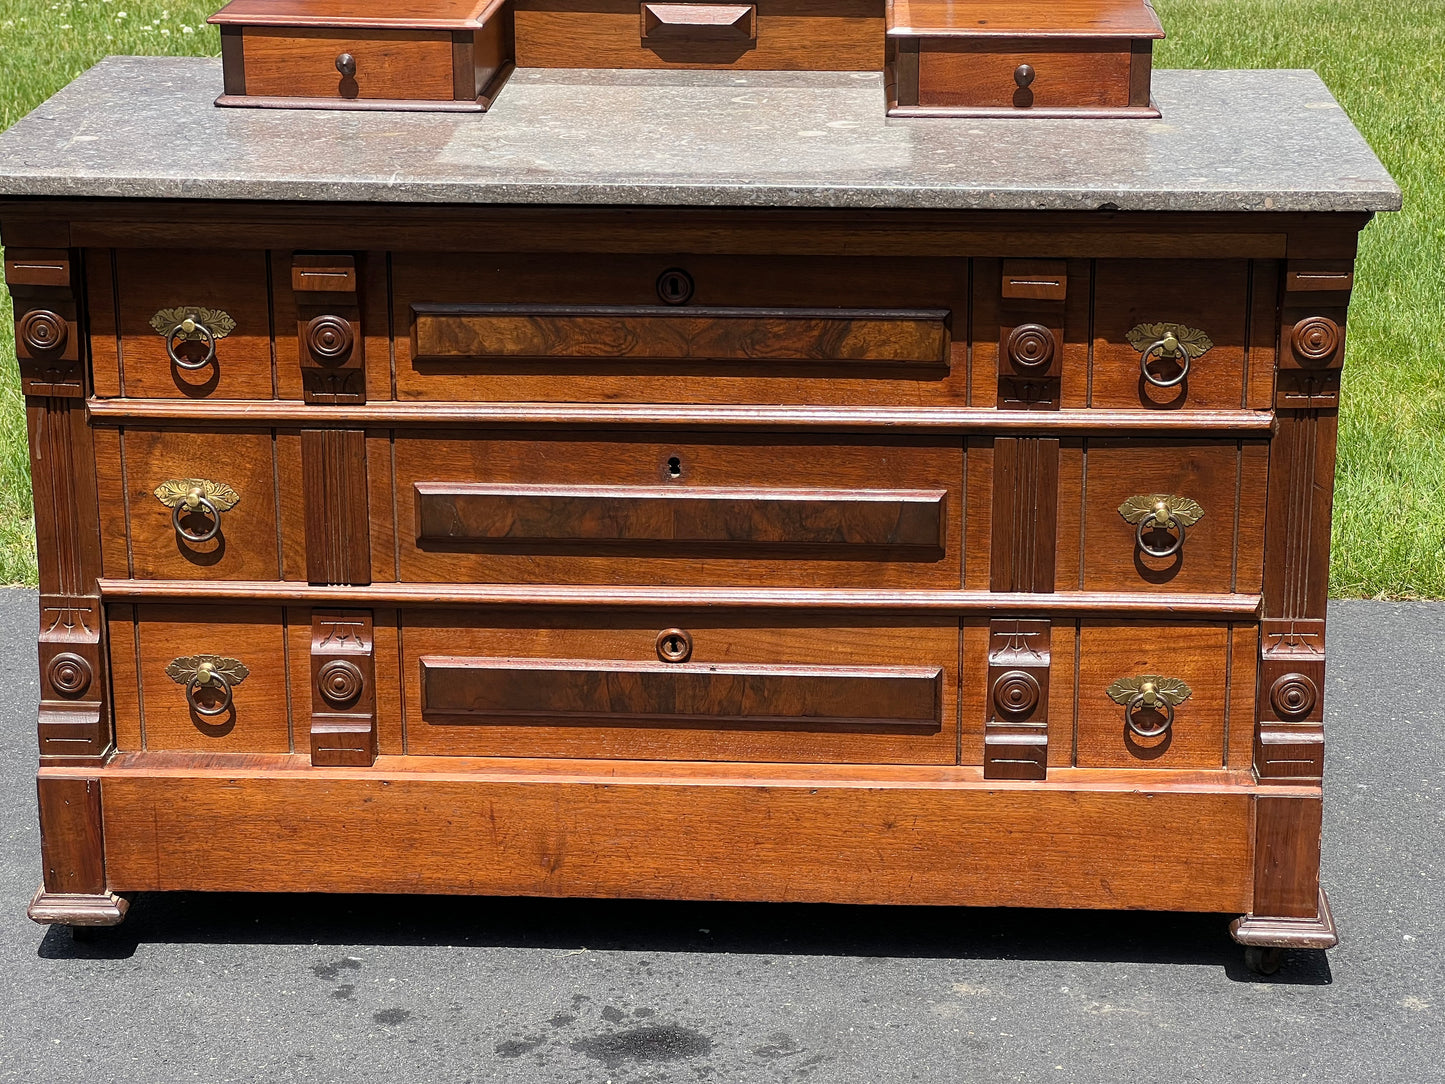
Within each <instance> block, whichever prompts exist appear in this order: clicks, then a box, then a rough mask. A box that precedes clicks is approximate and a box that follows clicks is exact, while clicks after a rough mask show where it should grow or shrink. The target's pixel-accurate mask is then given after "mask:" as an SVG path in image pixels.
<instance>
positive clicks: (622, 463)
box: [372, 430, 963, 588]
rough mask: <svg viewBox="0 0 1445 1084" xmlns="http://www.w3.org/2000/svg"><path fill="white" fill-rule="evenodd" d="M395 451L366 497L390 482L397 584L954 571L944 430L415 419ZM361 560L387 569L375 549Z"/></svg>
mask: <svg viewBox="0 0 1445 1084" xmlns="http://www.w3.org/2000/svg"><path fill="white" fill-rule="evenodd" d="M394 460H395V470H396V474H395V479H394V483H393V482H388V481H387V480H385V479H379V480H378V479H373V480H372V485H373V499H372V504H373V505H380V504H381V503H382V502H383V501H385V502H387V503H390V502H391V500H392V488H391V487H392V485H393V484H394V487H395V489H394V492H395V500H396V506H397V539H396V547H397V549H396V552H397V554H398V567H399V569H400V578H401V579H402V580H406V581H431V582H447V581H458V580H461V581H467V582H474V583H507V582H513V583H608V584H616V583H644V584H682V585H688V584H698V585H703V584H719V585H721V584H758V585H765V584H774V585H780V586H781V585H788V584H792V585H797V586H803V585H812V586H857V587H905V586H906V587H913V588H921V587H957V586H958V585H959V582H960V579H961V575H962V545H961V539H960V534H961V531H960V526H961V522H960V521H961V520H962V518H963V507H962V499H961V498H962V493H961V491H962V481H963V446H962V442H961V441H959V440H957V439H952V440H950V439H948V438H941V439H934V438H925V437H906V438H905V437H888V438H877V437H871V436H870V437H863V436H860V437H828V436H812V435H805V434H778V433H774V434H713V435H704V434H698V433H684V432H675V433H665V434H661V433H659V434H643V435H636V436H634V435H631V434H621V433H619V434H609V433H588V432H571V433H568V432H556V431H549V432H533V433H520V434H511V433H509V434H505V435H503V434H493V435H490V436H488V435H486V434H481V433H478V434H475V435H470V436H468V435H464V434H461V433H456V432H446V431H443V432H439V433H438V432H423V431H419V430H413V431H399V432H398V433H397V435H396V442H395V450H394ZM381 487H385V488H381ZM379 556H380V555H374V558H373V559H374V560H377V557H379ZM375 571H376V578H377V580H381V579H382V578H384V577H385V576H387V575H389V574H390V569H389V568H387V567H386V562H385V560H384V558H382V559H381V560H379V561H377V564H376V565H375Z"/></svg>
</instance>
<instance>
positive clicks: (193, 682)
mask: <svg viewBox="0 0 1445 1084" xmlns="http://www.w3.org/2000/svg"><path fill="white" fill-rule="evenodd" d="M250 673H251V671H250V670H248V669H247V668H246V665H245V664H244V663H242V662H240V661H239V660H237V659H228V658H225V657H223V656H221V655H182V656H181V657H180V658H178V659H172V660H171V661H170V664H169V665H168V666H167V667H166V676H167V677H169V678H170V679H171V680H172V681H174V682H175V683H176V684H177V685H184V686H185V687H186V700H187V701H188V702H189V703H190V706H191V710H192V711H194V712H195V713H196V714H197V715H201V716H205V717H206V718H213V717H215V716H217V715H224V714H226V712H228V711H230V710H231V706H232V703H233V701H234V699H235V695H236V686H237V685H239V684H241V682H243V681H245V680H246V678H247V677H248V676H249V675H250ZM202 689H210V690H212V691H215V690H219V692H220V697H219V699H218V700H217V702H216V703H214V704H211V705H209V706H207V705H206V704H204V703H203V702H202V701H201V700H200V699H198V694H199V693H200V691H201V690H202Z"/></svg>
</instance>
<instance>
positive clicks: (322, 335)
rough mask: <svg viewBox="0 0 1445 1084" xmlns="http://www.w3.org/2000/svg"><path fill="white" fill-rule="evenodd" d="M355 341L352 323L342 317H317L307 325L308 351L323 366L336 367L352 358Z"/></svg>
mask: <svg viewBox="0 0 1445 1084" xmlns="http://www.w3.org/2000/svg"><path fill="white" fill-rule="evenodd" d="M354 340H355V336H354V335H353V333H352V330H351V321H350V320H343V319H342V318H341V317H340V316H317V317H315V318H314V319H313V320H312V321H311V322H310V323H309V324H307V325H306V349H307V350H309V351H311V356H312V357H314V358H315V359H316V360H317V361H318V362H321V363H322V364H323V365H335V364H338V363H340V362H343V361H345V360H346V359H347V358H349V357H351V347H352V343H353V342H354Z"/></svg>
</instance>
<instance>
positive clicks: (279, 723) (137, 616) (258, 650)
mask: <svg viewBox="0 0 1445 1084" xmlns="http://www.w3.org/2000/svg"><path fill="white" fill-rule="evenodd" d="M108 640H109V645H110V661H111V685H112V697H113V702H114V705H115V733H116V745H117V746H118V747H119V748H120V749H122V750H136V749H175V750H196V751H205V752H216V753H285V752H289V751H290V749H291V727H290V711H289V710H288V708H287V704H288V694H289V693H290V685H289V683H288V677H287V665H286V641H285V626H284V623H283V620H282V611H281V608H280V607H271V606H230V607H216V606H203V605H178V606H173V605H155V606H152V605H143V606H129V605H112V606H111V607H110V608H109V636H108ZM207 662H209V663H210V664H211V667H212V676H210V677H209V679H208V680H201V679H200V678H199V677H198V674H199V669H200V666H201V665H202V663H207ZM216 674H219V677H217V676H214V675H216Z"/></svg>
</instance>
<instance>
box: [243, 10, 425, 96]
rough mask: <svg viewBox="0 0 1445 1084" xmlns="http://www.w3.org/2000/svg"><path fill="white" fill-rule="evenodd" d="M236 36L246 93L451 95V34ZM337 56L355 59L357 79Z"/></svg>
mask: <svg viewBox="0 0 1445 1084" xmlns="http://www.w3.org/2000/svg"><path fill="white" fill-rule="evenodd" d="M241 37H242V42H243V48H244V51H245V57H246V93H247V94H248V95H274V96H289V97H332V98H345V99H368V98H412V99H441V100H450V99H451V97H452V92H453V89H454V81H453V77H452V36H451V34H450V33H448V32H446V31H439V30H436V31H426V30H342V31H334V30H325V29H302V28H296V27H267V26H251V27H247V28H246V29H245V30H244V31H243V32H242V36H241ZM343 53H346V54H349V55H351V56H352V57H353V58H354V59H355V63H356V74H355V76H351V77H348V76H344V75H342V74H341V73H340V72H338V71H337V67H336V61H337V58H338V57H339V56H340V55H341V54H343Z"/></svg>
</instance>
